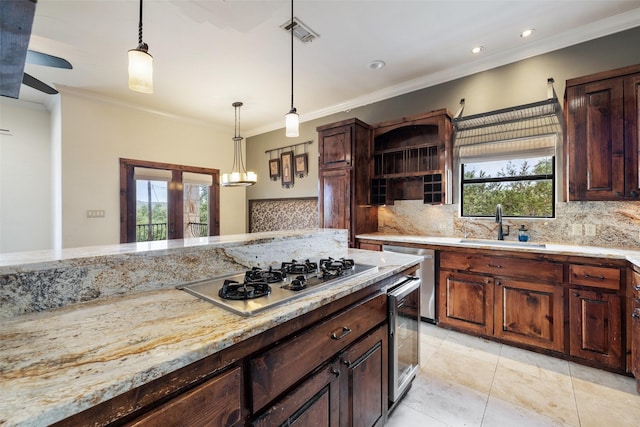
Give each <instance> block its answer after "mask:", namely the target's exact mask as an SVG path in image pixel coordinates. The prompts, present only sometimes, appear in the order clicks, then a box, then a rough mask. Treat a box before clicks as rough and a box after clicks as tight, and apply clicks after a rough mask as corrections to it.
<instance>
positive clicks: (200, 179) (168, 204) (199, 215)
mask: <svg viewBox="0 0 640 427" xmlns="http://www.w3.org/2000/svg"><path fill="white" fill-rule="evenodd" d="M219 188H220V187H219V171H218V170H217V169H208V168H201V167H195V166H184V165H175V164H168V163H159V162H149V161H143V160H131V159H120V242H121V243H129V242H143V241H150V240H166V239H182V238H192V237H206V236H216V235H218V234H220V219H219V218H220V210H219V204H220V203H219V202H220V197H219Z"/></svg>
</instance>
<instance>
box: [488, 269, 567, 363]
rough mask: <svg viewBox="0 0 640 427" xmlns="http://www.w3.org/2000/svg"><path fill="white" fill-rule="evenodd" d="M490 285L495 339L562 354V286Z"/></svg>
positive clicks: (506, 282) (497, 281) (516, 282)
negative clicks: (492, 292) (493, 287)
mask: <svg viewBox="0 0 640 427" xmlns="http://www.w3.org/2000/svg"><path fill="white" fill-rule="evenodd" d="M494 284H495V291H494V294H495V303H494V310H495V319H494V331H493V333H494V336H495V337H496V338H501V339H504V340H508V341H515V342H518V343H522V344H528V345H532V346H536V347H541V348H547V349H550V350H556V351H562V349H563V346H564V334H563V330H564V325H563V324H562V313H563V311H564V310H563V308H562V293H563V288H562V286H559V285H551V284H544V283H531V282H525V281H521V280H510V279H495V280H494Z"/></svg>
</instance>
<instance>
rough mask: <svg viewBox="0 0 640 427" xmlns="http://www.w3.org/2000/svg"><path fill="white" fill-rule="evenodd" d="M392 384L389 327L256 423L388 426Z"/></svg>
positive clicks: (356, 345) (334, 362)
mask: <svg viewBox="0 0 640 427" xmlns="http://www.w3.org/2000/svg"><path fill="white" fill-rule="evenodd" d="M387 384H388V380H387V327H386V326H381V327H379V328H378V329H376V330H375V331H374V332H372V333H371V334H369V335H367V336H366V337H364V338H362V339H361V340H359V341H357V342H356V343H354V344H353V345H351V346H350V347H348V348H347V349H346V350H345V351H344V352H342V353H341V354H340V355H338V357H337V358H335V359H334V360H332V361H331V362H330V363H327V364H326V365H324V366H323V367H322V368H321V369H320V370H319V371H317V372H316V373H314V374H312V375H311V376H310V377H309V378H308V379H307V380H305V381H303V382H302V384H301V385H299V386H297V387H295V388H294V389H293V391H291V392H289V393H286V394H285V396H284V397H283V398H282V399H280V400H278V401H277V402H275V403H274V404H272V405H270V406H269V407H268V409H267V410H266V412H264V413H263V414H262V415H260V416H259V417H258V418H257V419H255V420H254V421H253V422H252V423H251V425H252V426H256V427H258V426H259V427H268V426H279V425H290V426H294V425H295V426H301V427H306V426H318V427H321V426H343V427H374V426H383V425H384V423H385V421H386V414H387V396H388V394H387V390H388V387H387Z"/></svg>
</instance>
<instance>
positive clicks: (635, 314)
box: [631, 311, 640, 319]
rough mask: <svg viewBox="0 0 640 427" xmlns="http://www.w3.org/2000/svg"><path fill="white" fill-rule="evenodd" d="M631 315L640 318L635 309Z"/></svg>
mask: <svg viewBox="0 0 640 427" xmlns="http://www.w3.org/2000/svg"><path fill="white" fill-rule="evenodd" d="M631 317H633V318H634V319H640V314H638V313H637V312H635V311H634V312H633V313H631Z"/></svg>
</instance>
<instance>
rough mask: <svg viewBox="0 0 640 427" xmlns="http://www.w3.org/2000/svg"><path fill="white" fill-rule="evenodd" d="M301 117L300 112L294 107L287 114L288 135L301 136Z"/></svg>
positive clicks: (286, 126) (286, 127)
mask: <svg viewBox="0 0 640 427" xmlns="http://www.w3.org/2000/svg"><path fill="white" fill-rule="evenodd" d="M299 124H300V121H299V118H298V113H297V112H296V109H295V108H292V109H291V111H289V112H288V113H287V115H286V116H285V129H286V132H287V136H288V137H294V138H295V137H297V136H299V132H298V128H299Z"/></svg>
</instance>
